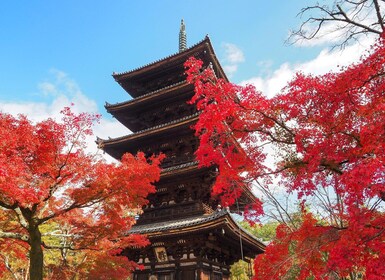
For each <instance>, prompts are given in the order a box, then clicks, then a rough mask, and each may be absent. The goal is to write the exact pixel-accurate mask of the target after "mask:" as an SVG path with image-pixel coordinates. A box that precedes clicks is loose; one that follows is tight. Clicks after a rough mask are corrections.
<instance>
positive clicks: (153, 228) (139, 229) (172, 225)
mask: <svg viewBox="0 0 385 280" xmlns="http://www.w3.org/2000/svg"><path fill="white" fill-rule="evenodd" d="M228 213H229V212H227V211H226V210H222V211H217V212H214V213H213V214H210V215H201V216H194V217H189V218H184V219H179V220H173V221H165V222H158V223H152V224H146V225H138V226H133V227H132V228H131V230H130V231H129V233H131V234H132V233H140V234H146V233H152V232H159V231H166V230H172V229H180V228H184V227H189V226H195V225H200V224H204V223H206V222H209V221H213V220H216V219H217V218H220V217H223V216H225V215H227V214H228Z"/></svg>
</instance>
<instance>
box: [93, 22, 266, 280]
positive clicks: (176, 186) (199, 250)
mask: <svg viewBox="0 0 385 280" xmlns="http://www.w3.org/2000/svg"><path fill="white" fill-rule="evenodd" d="M192 56H193V57H195V58H198V59H201V60H202V61H203V62H204V65H205V66H209V65H210V67H213V69H214V71H215V73H216V75H217V76H218V77H220V78H224V79H227V78H226V75H225V73H224V71H223V69H222V68H221V66H220V64H219V62H218V60H217V58H216V56H215V53H214V50H213V47H212V45H211V42H210V40H209V38H208V37H207V36H206V38H205V39H204V40H202V41H201V42H200V43H198V44H196V45H194V46H192V47H190V48H186V35H185V30H184V24H183V21H182V24H181V30H180V35H179V52H178V53H176V54H174V55H171V56H169V57H166V58H164V59H161V60H158V61H155V62H153V63H150V64H148V65H145V66H143V67H141V68H138V69H135V70H132V71H128V72H125V73H121V74H113V77H114V78H115V80H116V81H117V82H118V83H119V84H120V85H121V86H122V88H123V89H124V90H125V91H126V92H127V93H129V94H130V95H131V96H132V99H131V100H129V101H126V102H122V103H118V104H113V105H111V104H106V109H107V111H108V112H109V113H111V114H112V115H113V116H114V117H115V118H116V119H117V120H118V121H120V122H121V123H122V124H123V125H125V126H126V127H127V128H129V129H130V130H131V131H132V132H133V133H132V134H129V135H126V136H122V137H119V138H114V139H109V140H102V139H98V142H99V145H100V146H101V147H102V148H103V149H104V151H105V152H107V153H108V154H110V155H111V156H113V157H114V158H116V159H120V158H121V156H122V155H123V154H124V153H126V152H130V153H136V152H137V151H142V152H144V153H145V154H146V155H148V156H150V155H152V154H158V153H163V154H165V155H166V159H165V160H164V161H163V163H162V166H161V167H162V175H161V179H160V181H159V182H158V183H157V184H156V193H155V194H152V195H150V196H149V197H148V199H149V204H148V206H147V207H145V208H144V209H143V213H142V214H141V216H140V218H139V220H138V221H137V224H136V225H135V226H134V227H133V228H132V229H131V231H130V233H140V234H145V235H147V237H148V238H149V240H150V242H151V245H149V246H147V247H145V248H141V249H126V250H125V251H124V252H123V254H125V255H127V256H128V257H129V258H130V259H131V260H134V261H136V262H138V263H139V264H142V265H143V266H144V269H143V270H138V271H135V273H134V280H145V279H146V280H147V279H159V280H161V279H164V280H166V279H169V280H174V279H180V280H182V279H183V280H194V279H197V280H198V279H202V280H203V279H211V280H213V279H229V274H230V271H229V266H230V265H231V264H233V263H234V262H236V261H238V260H239V259H242V258H243V259H245V258H253V257H254V256H255V255H256V254H259V253H262V252H263V250H264V245H263V243H261V242H260V241H258V240H257V239H255V238H254V237H252V236H251V235H249V234H248V233H246V232H244V231H243V230H242V229H241V228H240V227H239V225H238V224H237V223H236V222H235V221H234V219H233V217H232V216H231V215H230V213H229V211H228V210H226V209H223V210H221V209H220V208H218V201H217V200H216V199H214V198H212V197H211V196H210V192H211V185H212V183H213V181H214V178H215V169H209V168H198V162H197V161H196V159H195V157H194V152H195V150H196V148H197V145H198V144H199V143H198V139H197V138H196V137H195V136H194V131H193V130H192V129H191V126H192V125H193V124H194V123H195V122H196V121H197V118H198V114H199V113H198V112H197V111H196V108H195V106H194V105H191V104H188V103H187V101H188V100H190V99H191V97H192V96H193V94H194V88H193V86H192V85H190V84H188V83H187V82H186V77H185V74H184V66H183V64H184V62H185V61H186V60H187V59H188V58H189V57H192ZM252 200H253V195H252V194H251V193H250V192H247V191H246V192H245V195H243V197H242V201H241V202H240V205H241V207H242V206H244V205H245V204H247V203H250V202H251V201H252Z"/></svg>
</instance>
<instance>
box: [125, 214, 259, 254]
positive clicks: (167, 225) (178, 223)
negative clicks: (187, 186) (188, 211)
mask: <svg viewBox="0 0 385 280" xmlns="http://www.w3.org/2000/svg"><path fill="white" fill-rule="evenodd" d="M225 216H227V217H228V218H229V219H231V220H232V221H233V222H234V223H235V224H236V225H237V227H238V229H239V230H240V231H241V232H242V235H243V236H244V237H246V236H247V237H249V238H250V239H251V240H254V242H257V243H259V244H260V245H261V246H262V247H264V246H265V245H266V244H265V243H264V242H263V241H261V240H260V239H258V238H256V237H255V236H253V235H252V234H251V233H249V232H248V231H246V230H245V229H244V228H242V227H241V226H240V225H239V223H238V222H237V221H236V220H235V219H234V218H233V217H232V215H231V213H230V212H229V211H228V210H226V209H222V210H220V211H215V212H214V213H212V214H209V215H207V214H204V215H200V216H193V217H188V218H183V219H178V220H171V221H164V222H157V223H151V224H145V225H134V226H133V227H132V228H131V229H130V230H129V231H128V233H129V234H150V233H155V232H166V231H168V230H176V229H183V228H187V227H191V226H197V225H202V224H205V223H207V222H211V221H215V220H217V219H219V218H222V217H225Z"/></svg>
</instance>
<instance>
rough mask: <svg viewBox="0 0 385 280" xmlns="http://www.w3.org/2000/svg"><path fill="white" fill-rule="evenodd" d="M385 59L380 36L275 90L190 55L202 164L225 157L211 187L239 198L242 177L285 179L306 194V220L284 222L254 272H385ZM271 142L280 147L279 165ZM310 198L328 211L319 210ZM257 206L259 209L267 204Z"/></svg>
mask: <svg viewBox="0 0 385 280" xmlns="http://www.w3.org/2000/svg"><path fill="white" fill-rule="evenodd" d="M384 65H385V44H384V41H383V40H382V39H381V40H380V41H379V42H378V43H377V44H376V45H374V46H372V48H371V50H370V52H369V53H368V54H367V55H366V56H365V57H363V58H362V59H361V61H360V62H359V63H357V64H354V65H351V66H349V67H345V68H342V69H341V70H340V71H339V72H337V73H328V74H325V75H322V76H313V75H304V74H301V73H298V74H297V75H296V76H295V77H294V79H293V80H292V81H291V82H290V83H289V84H288V85H287V87H286V88H284V89H283V90H282V92H281V93H280V94H278V95H276V96H275V97H273V98H271V99H268V98H267V97H265V96H264V95H263V94H262V93H261V92H258V91H257V90H256V89H255V88H254V87H253V86H251V85H248V86H245V87H241V86H237V85H234V84H232V83H228V82H226V81H224V80H222V79H218V78H216V76H215V74H214V73H213V70H212V69H211V68H205V69H202V62H201V61H199V60H196V59H194V58H191V59H190V60H189V61H187V62H186V67H187V71H186V73H187V75H188V81H189V82H190V83H194V85H195V96H194V97H193V99H192V102H193V103H196V105H197V108H198V109H199V110H200V111H201V114H200V117H199V121H198V123H197V124H196V126H195V129H196V134H197V136H198V137H199V138H200V146H199V149H198V150H197V153H196V154H197V157H198V159H199V161H200V164H201V165H205V166H206V165H216V166H218V177H217V180H216V182H215V185H214V187H213V193H214V194H217V195H220V196H221V197H222V200H223V202H224V203H227V204H232V203H234V201H235V200H236V199H237V197H239V195H240V193H241V192H242V187H241V186H242V185H245V184H246V185H251V184H252V183H253V182H258V184H260V185H262V186H263V187H264V188H266V189H269V188H270V186H271V185H272V183H273V182H276V181H278V182H279V184H280V186H281V187H282V189H284V190H286V191H287V192H288V193H293V192H294V193H297V194H298V197H299V199H300V201H301V205H302V213H301V214H300V216H301V217H300V219H299V221H298V222H297V223H296V224H295V225H292V226H288V225H287V224H282V225H281V226H279V227H278V229H277V236H276V238H275V240H273V242H271V243H270V244H269V245H268V246H267V248H266V253H265V254H262V255H259V256H258V257H257V258H256V260H255V266H254V267H255V272H256V276H255V279H325V278H328V277H331V278H332V279H333V278H335V279H343V278H344V277H350V278H349V279H357V278H359V277H365V278H367V279H384V277H385V273H384V271H385V254H384V253H385V223H384V222H385V213H384V212H383V210H382V205H383V201H384V200H385V80H384V79H385V76H384V75H385V68H384ZM235 140H236V141H235ZM266 145H269V146H270V147H271V148H272V149H273V150H274V151H275V152H276V154H275V163H274V164H273V165H270V164H267V163H266V160H265V159H266V157H267V154H266V149H265V146H266ZM277 179H278V180H277ZM273 180H274V181H273ZM322 193H324V194H326V195H325V196H322V195H321V196H320V194H322ZM330 193H332V194H331V195H330ZM312 197H317V198H319V200H320V202H321V203H322V204H323V206H325V207H323V209H324V212H323V213H322V211H321V212H319V213H315V212H313V213H312V209H313V208H312V207H313V205H309V204H307V201H309V199H310V198H312ZM256 206H257V207H255V208H254V210H255V211H254V212H251V213H252V214H253V215H258V214H261V213H262V212H263V211H262V207H261V203H257V205H256ZM309 277H310V278H309Z"/></svg>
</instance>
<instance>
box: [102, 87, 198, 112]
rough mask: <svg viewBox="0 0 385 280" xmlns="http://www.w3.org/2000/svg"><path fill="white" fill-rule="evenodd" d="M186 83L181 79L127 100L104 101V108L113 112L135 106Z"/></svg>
mask: <svg viewBox="0 0 385 280" xmlns="http://www.w3.org/2000/svg"><path fill="white" fill-rule="evenodd" d="M188 85H189V84H188V83H187V82H186V81H181V82H178V83H175V84H172V85H169V86H167V87H164V88H161V89H158V90H155V91H151V92H149V93H146V94H144V95H141V96H139V97H137V98H132V99H129V100H127V101H123V102H117V103H114V104H110V103H108V102H106V104H105V105H104V108H106V110H107V112H108V113H110V114H113V112H114V111H118V110H122V109H126V108H129V107H131V106H135V104H137V103H142V102H145V101H148V100H150V99H153V98H154V97H157V96H160V95H163V94H164V93H165V92H171V91H174V90H175V89H177V88H182V87H185V86H188ZM190 86H191V85H190Z"/></svg>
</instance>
